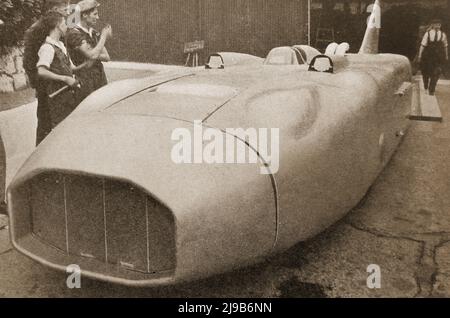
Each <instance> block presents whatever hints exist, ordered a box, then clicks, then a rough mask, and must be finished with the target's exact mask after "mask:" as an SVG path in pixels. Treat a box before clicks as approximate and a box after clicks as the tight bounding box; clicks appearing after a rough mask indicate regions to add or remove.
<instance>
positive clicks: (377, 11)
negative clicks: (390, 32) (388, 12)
mask: <svg viewBox="0 0 450 318" xmlns="http://www.w3.org/2000/svg"><path fill="white" fill-rule="evenodd" d="M380 29H381V1H380V0H375V3H374V5H373V9H372V14H371V15H370V18H369V20H368V22H367V30H366V34H365V35H364V40H363V43H362V45H361V48H360V49H359V53H360V54H377V53H378V46H379V42H380Z"/></svg>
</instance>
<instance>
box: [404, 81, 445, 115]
mask: <svg viewBox="0 0 450 318" xmlns="http://www.w3.org/2000/svg"><path fill="white" fill-rule="evenodd" d="M411 108H412V109H411V115H410V116H409V119H411V120H417V121H434V122H442V121H443V118H442V112H441V109H440V107H439V103H438V101H437V99H436V96H430V95H429V94H428V92H427V91H425V89H424V88H423V86H422V85H421V84H420V82H419V81H417V82H416V86H415V88H414V95H413V103H412V105H411Z"/></svg>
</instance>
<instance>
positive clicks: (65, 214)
mask: <svg viewBox="0 0 450 318" xmlns="http://www.w3.org/2000/svg"><path fill="white" fill-rule="evenodd" d="M63 188H64V191H63V192H64V217H65V221H66V252H67V254H69V217H68V215H67V192H66V191H67V190H66V177H65V176H64V177H63Z"/></svg>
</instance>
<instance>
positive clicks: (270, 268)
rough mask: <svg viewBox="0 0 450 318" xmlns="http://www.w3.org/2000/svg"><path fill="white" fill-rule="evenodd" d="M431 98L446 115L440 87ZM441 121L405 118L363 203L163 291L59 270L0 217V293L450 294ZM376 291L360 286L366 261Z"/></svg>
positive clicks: (449, 130)
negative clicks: (72, 283)
mask: <svg viewBox="0 0 450 318" xmlns="http://www.w3.org/2000/svg"><path fill="white" fill-rule="evenodd" d="M437 97H438V100H439V103H440V105H441V108H442V112H443V116H444V118H449V116H450V85H441V86H439V90H438V96H437ZM449 158H450V123H449V122H448V121H447V120H444V122H443V123H432V122H413V123H412V126H411V129H410V130H409V132H408V134H407V135H406V137H405V140H404V142H403V143H402V145H401V146H400V148H399V149H398V151H397V153H396V154H395V156H394V157H393V159H392V161H391V162H390V164H389V165H388V166H387V168H386V169H385V171H384V172H383V173H382V174H381V175H380V177H379V178H378V180H377V181H376V183H375V184H374V185H373V187H372V189H371V190H370V192H369V193H368V194H367V196H366V197H365V198H364V200H363V201H362V202H361V203H360V204H359V206H358V207H356V208H355V209H354V210H353V211H351V212H350V213H349V215H348V216H347V217H346V218H345V219H343V220H342V221H340V222H339V223H337V224H335V225H334V226H333V227H331V228H330V229H328V230H327V231H325V232H324V233H322V234H321V235H319V236H318V237H316V238H314V239H312V240H310V241H308V242H303V243H300V244H298V245H297V246H295V247H293V248H291V249H290V250H288V251H286V252H285V253H282V254H279V255H276V256H273V257H271V258H270V259H267V260H266V261H265V262H263V263H260V264H258V265H256V266H252V267H248V268H244V269H240V270H237V271H234V272H231V273H227V274H224V275H219V276H215V277H212V278H209V279H207V280H203V281H199V282H194V283H190V284H185V285H178V286H172V287H164V288H139V289H136V288H127V287H121V286H114V285H110V284H107V283H101V282H97V281H92V280H88V279H82V286H81V287H82V288H81V289H79V290H69V289H68V288H67V287H66V284H65V282H66V275H65V274H63V273H59V272H55V271H52V270H50V269H47V268H45V267H42V266H41V265H38V264H37V263H35V262H33V261H31V260H29V259H28V258H26V257H25V256H22V255H21V254H19V253H17V252H16V251H14V250H13V249H12V248H11V245H10V243H9V238H8V229H7V218H6V216H1V215H0V297H190V298H195V297H450V208H449V207H450V195H449V194H450V182H449V181H450V161H449ZM370 264H377V265H378V266H379V267H380V269H381V288H380V289H369V288H368V287H367V283H366V282H367V278H368V273H367V267H368V265H370Z"/></svg>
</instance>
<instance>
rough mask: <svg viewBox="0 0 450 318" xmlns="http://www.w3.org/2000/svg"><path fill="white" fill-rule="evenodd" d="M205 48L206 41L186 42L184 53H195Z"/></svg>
mask: <svg viewBox="0 0 450 318" xmlns="http://www.w3.org/2000/svg"><path fill="white" fill-rule="evenodd" d="M204 48H205V41H195V42H189V43H185V44H184V53H195V52H198V51H201V50H203V49H204Z"/></svg>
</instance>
